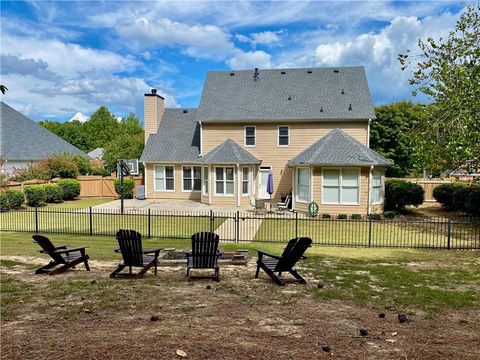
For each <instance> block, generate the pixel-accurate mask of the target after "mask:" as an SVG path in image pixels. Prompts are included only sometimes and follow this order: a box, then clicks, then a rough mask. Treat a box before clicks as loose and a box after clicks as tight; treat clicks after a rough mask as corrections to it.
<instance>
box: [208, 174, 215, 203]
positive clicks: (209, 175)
mask: <svg viewBox="0 0 480 360" xmlns="http://www.w3.org/2000/svg"><path fill="white" fill-rule="evenodd" d="M213 182H214V181H213V172H212V165H208V205H212V191H213V188H214V187H215V184H213V186H212V183H213Z"/></svg>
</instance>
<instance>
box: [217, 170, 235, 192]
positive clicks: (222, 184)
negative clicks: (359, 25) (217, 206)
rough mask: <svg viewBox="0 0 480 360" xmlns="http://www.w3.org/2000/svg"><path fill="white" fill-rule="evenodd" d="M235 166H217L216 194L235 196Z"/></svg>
mask: <svg viewBox="0 0 480 360" xmlns="http://www.w3.org/2000/svg"><path fill="white" fill-rule="evenodd" d="M233 173H234V169H233V167H216V168H215V195H220V196H233V189H234V181H233Z"/></svg>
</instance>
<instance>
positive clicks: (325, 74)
mask: <svg viewBox="0 0 480 360" xmlns="http://www.w3.org/2000/svg"><path fill="white" fill-rule="evenodd" d="M254 74H255V70H241V71H239V70H232V71H209V72H208V74H207V79H206V80H205V86H204V88H203V93H202V97H201V100H200V106H199V108H198V112H197V117H196V118H197V120H199V121H204V122H205V121H245V120H247V121H271V120H353V119H373V118H375V114H374V111H373V106H372V101H371V98H370V91H369V89H368V83H367V78H366V75H365V70H364V68H363V67H361V66H360V67H336V68H302V69H274V70H273V69H271V70H270V69H269V70H259V71H258V77H257V80H255V77H254Z"/></svg>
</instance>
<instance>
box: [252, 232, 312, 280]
mask: <svg viewBox="0 0 480 360" xmlns="http://www.w3.org/2000/svg"><path fill="white" fill-rule="evenodd" d="M310 246H312V239H310V238H307V237H300V238H295V239H292V240H290V241H289V242H288V244H287V246H286V247H285V250H283V254H282V255H281V256H278V255H274V254H269V253H267V252H265V251H262V250H257V251H258V260H257V272H256V274H255V278H258V273H259V272H260V269H263V270H264V271H265V272H266V273H267V275H268V276H270V277H271V278H272V280H273V281H275V282H276V283H277V284H278V285H281V286H284V285H285V283H286V280H285V279H283V278H282V277H281V276H282V273H283V272H289V273H290V274H292V275H293V277H294V278H295V280H291V281H292V282H298V283H300V284H306V283H307V282H306V281H305V279H304V278H303V277H301V276H300V274H299V273H298V272H297V270H295V268H294V266H295V264H296V263H297V262H298V261H299V260H301V259H306V257H305V256H304V255H303V254H304V253H305V251H306V250H307V249H308V248H309V247H310Z"/></svg>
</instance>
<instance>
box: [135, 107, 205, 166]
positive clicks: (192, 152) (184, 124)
mask: <svg viewBox="0 0 480 360" xmlns="http://www.w3.org/2000/svg"><path fill="white" fill-rule="evenodd" d="M196 112H197V110H196V109H168V108H167V109H165V112H164V114H163V118H162V121H161V122H160V126H159V128H158V130H157V133H156V134H152V135H150V136H149V137H148V140H147V143H146V144H145V148H144V149H143V153H142V156H141V157H140V161H142V162H148V161H155V162H161V161H165V162H172V161H176V162H188V161H198V160H199V159H200V157H199V154H200V125H199V124H198V123H197V122H196V121H195V114H196Z"/></svg>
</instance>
